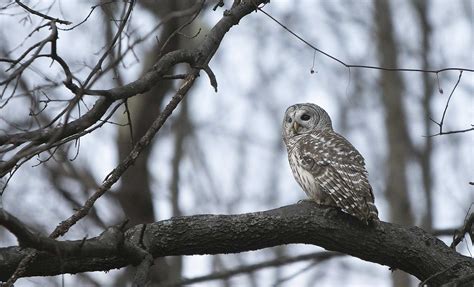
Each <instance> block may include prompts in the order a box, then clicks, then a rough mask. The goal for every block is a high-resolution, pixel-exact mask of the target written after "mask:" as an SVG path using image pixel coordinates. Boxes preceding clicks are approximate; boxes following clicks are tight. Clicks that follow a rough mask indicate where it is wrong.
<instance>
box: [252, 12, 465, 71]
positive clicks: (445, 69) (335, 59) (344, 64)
mask: <svg viewBox="0 0 474 287" xmlns="http://www.w3.org/2000/svg"><path fill="white" fill-rule="evenodd" d="M257 9H258V10H259V11H260V12H262V13H263V14H264V15H266V16H267V17H268V18H270V19H271V20H272V21H274V22H275V23H277V24H278V25H280V26H281V27H282V28H283V29H285V30H286V31H287V32H289V33H290V34H291V35H293V36H294V37H296V38H297V39H298V40H300V41H301V42H303V43H304V44H305V45H306V46H308V47H310V48H311V49H313V50H314V51H316V52H318V53H320V54H323V55H324V56H326V57H328V58H330V59H332V60H334V61H336V62H338V63H339V64H341V65H343V66H344V67H346V68H362V69H373V70H382V71H391V72H393V71H397V72H422V73H433V74H439V73H441V72H445V71H465V72H471V73H473V72H474V69H468V68H451V67H450V68H443V69H439V70H426V69H411V68H389V67H378V66H370V65H354V64H348V63H346V62H344V61H342V60H341V59H338V58H336V57H335V56H332V55H331V54H329V53H327V52H324V51H323V50H321V49H319V48H317V47H316V46H315V45H313V44H311V43H310V42H308V41H307V40H305V39H304V38H303V37H302V36H300V35H298V34H297V33H295V32H294V31H292V30H291V29H290V28H288V27H287V26H286V25H284V24H283V23H282V22H280V21H279V20H277V19H276V18H275V17H273V16H272V15H270V14H269V13H267V12H265V11H264V10H263V9H262V8H257Z"/></svg>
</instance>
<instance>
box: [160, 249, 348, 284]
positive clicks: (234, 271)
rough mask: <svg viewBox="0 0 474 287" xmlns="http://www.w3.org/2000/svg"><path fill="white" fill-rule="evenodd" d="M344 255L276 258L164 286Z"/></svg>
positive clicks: (192, 282)
mask: <svg viewBox="0 0 474 287" xmlns="http://www.w3.org/2000/svg"><path fill="white" fill-rule="evenodd" d="M343 255H344V254H342V253H338V252H332V251H318V252H312V253H308V254H303V255H298V256H293V257H279V258H275V259H272V260H268V261H265V262H260V263H256V264H250V265H245V266H240V267H237V268H235V269H230V270H224V271H220V272H213V273H211V274H208V275H204V276H199V277H194V278H189V279H183V280H181V281H178V282H172V283H164V284H163V285H164V286H167V287H172V286H183V285H189V284H194V283H200V282H204V281H212V280H223V279H228V278H230V277H233V276H236V275H239V274H244V273H252V272H255V271H259V270H261V269H264V268H270V267H279V266H283V265H287V264H292V263H296V262H301V261H308V260H314V261H315V262H320V261H324V260H328V259H331V258H334V257H339V256H343Z"/></svg>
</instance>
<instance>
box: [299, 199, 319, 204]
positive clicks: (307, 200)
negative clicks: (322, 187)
mask: <svg viewBox="0 0 474 287" xmlns="http://www.w3.org/2000/svg"><path fill="white" fill-rule="evenodd" d="M306 202H310V203H313V204H314V203H316V202H314V200H312V199H309V198H306V199H300V200H298V202H297V204H302V203H306Z"/></svg>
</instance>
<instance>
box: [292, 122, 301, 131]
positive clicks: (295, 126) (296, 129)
mask: <svg viewBox="0 0 474 287" xmlns="http://www.w3.org/2000/svg"><path fill="white" fill-rule="evenodd" d="M299 128H300V124H298V123H297V122H296V121H294V122H293V130H294V131H295V133H297V132H298V129H299Z"/></svg>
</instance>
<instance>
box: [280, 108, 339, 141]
mask: <svg viewBox="0 0 474 287" xmlns="http://www.w3.org/2000/svg"><path fill="white" fill-rule="evenodd" d="M324 129H330V130H332V123H331V118H330V117H329V115H328V113H327V112H326V111H325V110H324V109H323V108H321V107H320V106H318V105H315V104H310V103H306V104H296V105H292V106H290V107H289V108H288V109H286V112H285V118H284V119H283V139H284V140H285V141H286V140H287V139H289V138H292V137H294V136H296V135H303V134H309V133H312V132H316V131H320V130H324Z"/></svg>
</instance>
